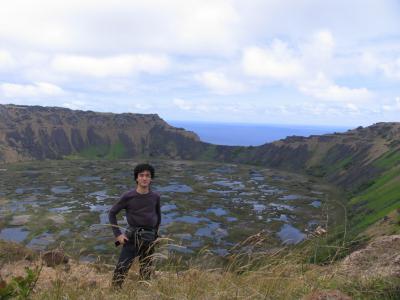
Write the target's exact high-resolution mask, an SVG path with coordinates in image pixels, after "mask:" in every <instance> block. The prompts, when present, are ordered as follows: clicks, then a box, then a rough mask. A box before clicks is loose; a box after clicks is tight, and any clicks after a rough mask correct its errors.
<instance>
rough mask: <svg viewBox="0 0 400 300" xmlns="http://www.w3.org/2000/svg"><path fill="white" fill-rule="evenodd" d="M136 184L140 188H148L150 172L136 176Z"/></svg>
mask: <svg viewBox="0 0 400 300" xmlns="http://www.w3.org/2000/svg"><path fill="white" fill-rule="evenodd" d="M137 183H138V185H140V186H141V187H148V186H149V185H150V183H151V173H150V171H147V170H146V171H143V172H140V173H139V174H138V177H137Z"/></svg>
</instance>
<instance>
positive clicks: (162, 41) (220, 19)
mask: <svg viewBox="0 0 400 300" xmlns="http://www.w3.org/2000/svg"><path fill="white" fill-rule="evenodd" d="M239 21H240V18H239V14H238V12H237V10H236V8H235V6H234V2H233V1H227V0H215V1H196V0H187V1H180V0H170V1H163V0H148V1H129V0H121V1H118V2H117V3H116V2H115V1H107V0H99V1H93V0H89V1H84V2H82V1H78V0H70V1H64V2H57V3H55V2H54V1H50V0H38V1H35V3H33V2H31V1H27V0H16V1H13V2H9V3H2V5H1V10H0V39H1V38H2V37H3V38H5V39H8V40H10V41H12V42H13V43H14V44H19V45H22V46H29V47H33V48H36V49H52V50H53V51H66V50H68V51H71V52H83V51H85V52H88V51H89V52H92V53H104V52H108V53H111V52H114V53H115V52H117V51H119V49H121V48H122V49H124V50H125V51H129V52H130V51H138V50H143V49H146V51H160V50H161V51H168V52H170V53H214V54H219V53H221V50H223V51H226V52H230V51H231V50H230V49H232V48H235V44H236V35H237V32H239V28H240V24H239ZM32 24H33V25H34V26H33V25H32ZM233 29H237V30H233Z"/></svg>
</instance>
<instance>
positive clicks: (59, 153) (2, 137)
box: [0, 105, 199, 162]
mask: <svg viewBox="0 0 400 300" xmlns="http://www.w3.org/2000/svg"><path fill="white" fill-rule="evenodd" d="M160 134H161V135H168V136H173V137H174V138H175V140H174V141H171V143H177V144H178V145H176V147H177V148H179V143H180V142H182V143H192V142H197V141H199V138H198V136H197V135H196V134H195V133H193V132H189V131H185V130H184V129H179V128H175V127H172V126H170V125H168V124H167V123H166V122H165V121H163V120H162V119H161V118H160V117H159V116H158V115H156V114H131V113H123V114H113V113H98V112H92V111H79V110H70V109H66V108H58V107H41V106H21V105H0V161H2V162H15V161H20V160H31V159H58V158H62V157H63V156H67V155H71V154H84V155H86V156H90V157H104V156H106V157H107V156H109V157H112V158H113V157H115V158H123V157H134V156H149V155H150V154H151V153H153V152H156V153H157V151H161V152H168V151H167V150H164V149H161V148H163V147H164V146H165V147H167V146H168V145H159V144H158V143H157V142H156V141H154V139H157V136H158V135H160ZM155 145H157V147H160V149H153V148H154V146H155Z"/></svg>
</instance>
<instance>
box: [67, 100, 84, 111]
mask: <svg viewBox="0 0 400 300" xmlns="http://www.w3.org/2000/svg"><path fill="white" fill-rule="evenodd" d="M61 106H62V107H66V108H70V109H81V110H82V109H84V108H85V107H86V103H85V102H83V101H79V100H73V101H69V102H64V103H63V104H61Z"/></svg>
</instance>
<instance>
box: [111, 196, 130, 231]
mask: <svg viewBox="0 0 400 300" xmlns="http://www.w3.org/2000/svg"><path fill="white" fill-rule="evenodd" d="M124 208H126V197H125V194H123V195H122V196H121V198H120V199H119V201H118V202H117V203H115V204H114V205H113V207H111V209H110V212H109V213H108V219H109V221H110V224H111V225H112V230H113V233H114V236H115V237H118V236H119V235H121V230H120V229H119V227H118V223H117V214H118V213H119V212H120V211H121V210H122V209H124Z"/></svg>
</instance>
